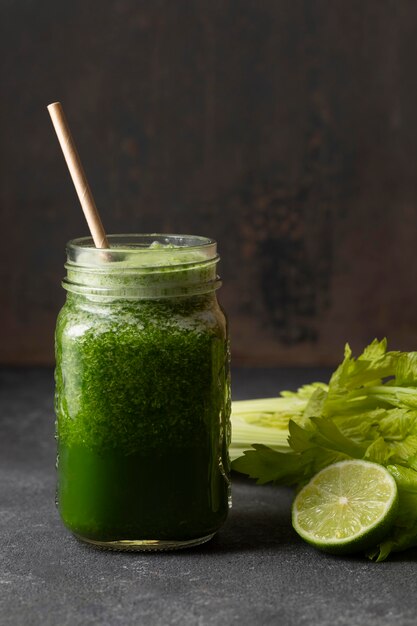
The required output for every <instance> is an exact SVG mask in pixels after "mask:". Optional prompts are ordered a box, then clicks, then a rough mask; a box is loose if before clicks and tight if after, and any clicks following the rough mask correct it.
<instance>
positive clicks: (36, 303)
mask: <svg viewBox="0 0 417 626" xmlns="http://www.w3.org/2000/svg"><path fill="white" fill-rule="evenodd" d="M0 20H1V23H2V37H1V41H2V54H1V59H0V63H1V78H2V86H3V89H2V98H1V100H0V125H1V128H0V131H1V134H0V137H1V138H0V144H1V147H0V149H1V169H0V189H1V203H0V211H1V231H2V245H1V247H0V255H1V259H0V260H1V266H0V271H1V282H2V288H1V296H0V298H1V303H0V305H1V306H0V324H1V328H2V331H3V332H4V334H3V336H2V339H1V341H0V360H1V361H3V362H13V363H38V362H45V363H46V362H50V361H51V360H52V332H53V326H54V321H55V317H56V313H57V311H58V309H59V307H60V304H61V302H62V300H63V292H62V291H61V288H60V286H59V282H60V278H61V276H62V275H63V262H64V245H65V242H66V241H67V240H68V239H70V238H72V237H75V236H80V235H84V234H86V233H87V231H86V225H85V223H84V220H83V217H82V214H81V211H80V209H79V207H78V203H77V200H76V196H75V192H74V190H73V188H72V185H71V183H70V181H69V177H68V174H67V172H66V168H65V165H64V162H63V159H62V156H61V153H60V150H59V147H58V144H57V141H56V139H55V135H54V133H53V130H52V127H51V124H50V121H49V117H48V115H47V112H46V109H45V107H46V104H48V103H49V102H51V101H54V100H58V99H59V100H61V101H62V103H63V105H64V107H65V110H66V113H67V116H68V118H69V121H70V123H71V126H72V129H73V132H74V135H75V137H76V139H77V143H78V146H79V150H80V153H81V156H82V158H83V161H84V164H85V167H86V170H87V173H88V175H89V178H90V182H91V186H92V188H93V191H94V194H95V196H96V200H97V204H98V206H99V208H100V210H101V212H102V215H103V221H104V223H105V226H106V228H107V230H108V231H109V232H126V231H132V232H134V231H136V232H140V231H142V232H146V231H154V232H155V231H162V232H174V231H177V232H189V233H198V234H204V235H209V236H213V237H215V238H216V239H217V240H218V241H219V247H220V252H221V254H222V266H221V273H222V275H223V278H224V287H223V289H222V291H221V300H222V302H223V304H224V306H225V308H226V309H227V310H228V312H229V316H230V320H231V330H232V339H233V354H234V360H235V363H239V362H240V363H251V364H272V363H274V364H308V363H321V364H327V363H332V362H334V361H335V360H338V358H339V357H340V354H341V349H342V346H343V344H344V342H345V341H346V340H348V339H349V340H350V341H351V342H352V344H353V345H354V346H355V347H356V348H357V347H359V346H361V345H362V344H363V342H365V341H367V340H368V339H371V338H373V337H374V336H376V335H377V336H382V335H385V334H388V336H389V337H390V339H391V345H392V346H395V347H407V348H409V349H413V348H414V349H417V293H416V288H415V285H416V280H415V277H416V275H417V255H416V247H417V114H416V111H417V80H416V78H415V76H416V74H415V67H416V60H417V44H416V40H417V38H416V28H417V4H416V3H414V2H411V0H409V1H406V0H367V2H363V0H352V1H350V2H339V1H334V0H327V1H324V0H317V1H313V0H292V1H291V2H289V1H287V2H284V1H279V0H278V1H277V0H262V1H261V2H259V0H234V1H233V0H222V1H209V0H205V1H204V0H194V1H184V0H176V1H175V2H173V1H172V0H147V1H143V0H142V1H138V0H106V2H102V1H99V0H89V1H85V0H72V2H56V1H54V2H52V0H44V1H43V2H39V1H36V0H31V1H29V0H19V1H17V0H15V1H11V0H9V1H8V2H2V3H1V5H0Z"/></svg>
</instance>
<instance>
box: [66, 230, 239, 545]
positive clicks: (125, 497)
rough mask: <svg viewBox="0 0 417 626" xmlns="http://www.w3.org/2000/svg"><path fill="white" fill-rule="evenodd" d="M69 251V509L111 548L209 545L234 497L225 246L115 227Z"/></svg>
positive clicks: (75, 525) (79, 526) (74, 527)
mask: <svg viewBox="0 0 417 626" xmlns="http://www.w3.org/2000/svg"><path fill="white" fill-rule="evenodd" d="M109 243H110V249H107V250H102V249H97V248H94V246H93V242H92V240H91V239H90V238H83V239H76V240H73V241H71V242H69V244H68V246H67V263H66V269H67V277H66V278H65V279H64V281H63V286H64V288H65V289H66V290H67V299H66V303H65V305H64V307H63V308H62V310H61V312H60V314H59V316H58V321H57V328H56V336H55V345H56V370H55V380H56V394H55V408H56V415H57V442H58V457H57V458H58V460H57V471H58V487H57V503H58V508H59V511H60V515H61V517H62V520H63V522H64V524H65V525H66V527H67V528H69V530H71V531H72V532H73V533H74V534H75V535H76V536H77V537H78V538H79V539H82V540H84V541H87V542H89V543H92V544H95V545H98V546H100V547H105V548H106V547H107V548H113V549H128V550H163V549H173V548H181V547H186V546H193V545H197V544H200V543H203V542H204V541H207V540H208V539H210V538H211V537H212V536H213V534H214V533H215V532H216V531H217V530H218V529H219V527H220V526H221V525H222V524H223V522H224V521H225V519H226V516H227V512H228V508H229V502H230V463H229V457H228V445H229V443H230V378H229V349H228V338H227V324H226V319H225V316H224V314H223V312H222V309H221V308H220V306H219V304H218V302H217V298H216V290H217V289H218V288H219V287H220V284H221V283H220V280H219V278H218V276H217V274H216V265H217V262H218V260H219V257H218V255H217V247H216V242H215V241H213V240H210V239H206V238H203V237H193V236H188V235H187V236H183V235H113V236H112V235H111V236H109Z"/></svg>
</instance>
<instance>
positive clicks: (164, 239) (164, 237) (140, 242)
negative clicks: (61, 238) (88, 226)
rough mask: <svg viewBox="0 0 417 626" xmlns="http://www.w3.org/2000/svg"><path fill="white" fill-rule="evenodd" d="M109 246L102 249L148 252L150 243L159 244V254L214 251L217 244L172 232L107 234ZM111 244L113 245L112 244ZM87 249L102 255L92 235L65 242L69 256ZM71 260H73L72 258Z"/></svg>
mask: <svg viewBox="0 0 417 626" xmlns="http://www.w3.org/2000/svg"><path fill="white" fill-rule="evenodd" d="M107 239H108V241H109V244H110V248H109V249H108V248H105V249H104V250H106V251H108V252H110V254H111V255H112V256H113V254H116V255H117V253H119V252H120V253H123V252H129V253H135V252H140V253H143V252H144V253H145V254H146V253H148V252H154V251H155V247H154V248H152V247H151V246H152V244H154V243H158V244H161V245H160V246H158V248H157V249H158V252H161V254H169V253H172V250H173V249H175V252H176V253H180V254H181V252H182V251H183V250H187V251H189V250H207V249H210V248H212V249H214V250H213V251H214V254H215V253H216V248H217V244H216V241H215V240H214V239H211V238H210V237H204V236H200V235H187V234H176V233H175V234H174V233H167V234H165V233H121V234H110V235H107ZM112 244H113V245H112ZM86 250H88V252H89V253H93V254H97V255H101V256H102V255H103V248H96V247H95V245H94V241H93V238H92V237H77V238H76V239H71V240H70V241H69V242H68V243H67V253H68V254H69V256H71V257H76V256H78V255H79V254H80V253H81V252H84V251H86ZM71 260H75V259H74V258H72V259H71Z"/></svg>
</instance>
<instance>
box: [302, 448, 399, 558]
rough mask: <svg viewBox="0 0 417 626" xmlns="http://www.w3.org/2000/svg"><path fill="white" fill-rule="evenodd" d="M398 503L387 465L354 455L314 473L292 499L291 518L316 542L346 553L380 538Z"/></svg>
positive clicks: (392, 520)
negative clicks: (357, 457) (350, 458)
mask: <svg viewBox="0 0 417 626" xmlns="http://www.w3.org/2000/svg"><path fill="white" fill-rule="evenodd" d="M397 508H398V490H397V484H396V482H395V480H394V478H393V477H392V476H391V474H390V473H389V472H388V470H387V469H385V468H384V467H383V466H381V465H378V464H376V463H371V462H369V461H362V460H358V459H354V460H348V461H340V462H339V463H335V464H333V465H330V466H328V467H326V468H324V469H323V470H321V471H320V472H319V473H318V474H316V475H315V476H314V477H313V478H312V479H311V481H310V482H309V483H308V484H307V485H306V486H305V487H304V488H303V489H302V490H301V491H300V492H299V493H298V495H297V496H296V498H295V500H294V503H293V508H292V522H293V527H294V529H295V530H296V532H297V533H298V534H299V535H300V536H301V537H302V538H303V539H304V540H305V541H307V542H308V543H310V544H311V545H313V546H315V547H316V548H319V549H321V550H324V551H326V552H331V553H335V554H347V553H354V552H359V551H361V550H366V549H368V548H369V547H372V546H374V545H376V544H377V543H378V542H379V541H381V540H382V539H383V538H384V537H385V536H386V535H387V533H388V531H389V530H390V528H391V526H392V524H393V522H394V520H395V517H396V512H397Z"/></svg>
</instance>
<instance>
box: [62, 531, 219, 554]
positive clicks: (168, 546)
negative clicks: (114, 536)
mask: <svg viewBox="0 0 417 626" xmlns="http://www.w3.org/2000/svg"><path fill="white" fill-rule="evenodd" d="M73 534H74V536H75V537H76V538H77V539H79V540H80V541H82V542H83V543H88V544H89V545H90V546H94V547H95V548H99V549H101V550H117V551H122V552H162V551H166V550H182V549H184V548H193V547H194V546H199V545H201V544H202V543H206V542H207V541H210V539H212V538H213V537H214V535H215V534H216V533H211V534H210V535H205V536H204V537H197V538H196V539H189V540H188V541H174V540H169V539H166V540H165V539H164V540H160V539H121V540H118V541H95V540H94V539H88V538H87V537H82V536H81V535H77V534H76V533H73Z"/></svg>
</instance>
